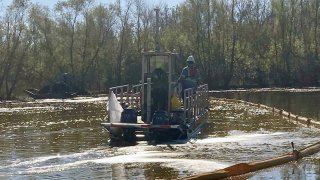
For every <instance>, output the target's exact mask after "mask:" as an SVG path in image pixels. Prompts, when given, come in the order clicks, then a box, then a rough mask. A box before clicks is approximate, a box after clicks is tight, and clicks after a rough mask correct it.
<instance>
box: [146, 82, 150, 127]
mask: <svg viewBox="0 0 320 180" xmlns="http://www.w3.org/2000/svg"><path fill="white" fill-rule="evenodd" d="M150 122H151V78H147V123H150Z"/></svg>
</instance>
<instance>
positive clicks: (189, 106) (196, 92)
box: [183, 84, 209, 124]
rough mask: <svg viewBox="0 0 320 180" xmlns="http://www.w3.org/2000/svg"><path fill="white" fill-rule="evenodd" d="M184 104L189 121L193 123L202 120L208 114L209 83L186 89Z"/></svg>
mask: <svg viewBox="0 0 320 180" xmlns="http://www.w3.org/2000/svg"><path fill="white" fill-rule="evenodd" d="M183 106H184V114H185V118H186V120H187V122H189V123H191V124H192V123H193V122H194V123H196V121H198V120H201V118H202V117H203V116H204V115H206V114H207V111H208V107H209V94H208V85H207V84H203V85H200V86H198V87H197V88H196V89H194V88H189V89H185V90H184V101H183Z"/></svg>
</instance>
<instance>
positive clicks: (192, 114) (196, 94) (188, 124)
mask: <svg viewBox="0 0 320 180" xmlns="http://www.w3.org/2000/svg"><path fill="white" fill-rule="evenodd" d="M176 60H177V54H176V53H171V52H145V53H143V59H142V79H141V84H137V85H123V86H117V87H111V88H110V90H109V105H110V101H111V100H112V98H113V97H116V101H117V103H119V104H121V105H122V108H123V111H122V112H120V113H121V116H113V114H112V113H115V112H112V109H110V108H109V116H108V117H109V122H108V123H102V126H104V127H105V128H106V129H107V130H108V131H109V133H110V138H111V140H121V141H122V140H123V141H126V142H135V141H137V140H141V139H143V140H146V141H153V142H164V141H172V140H189V139H190V138H193V137H195V136H196V135H197V134H198V133H199V132H200V130H201V129H202V127H203V126H204V125H205V124H206V122H207V119H208V113H209V111H208V106H209V97H208V85H207V84H203V85H199V86H198V87H196V88H189V89H185V90H184V93H183V94H184V97H178V95H177V94H180V93H179V85H178V83H177V76H176V74H175V64H176ZM114 95H115V96H114ZM118 113H119V112H118ZM111 117H112V118H111ZM115 117H117V118H116V119H115Z"/></svg>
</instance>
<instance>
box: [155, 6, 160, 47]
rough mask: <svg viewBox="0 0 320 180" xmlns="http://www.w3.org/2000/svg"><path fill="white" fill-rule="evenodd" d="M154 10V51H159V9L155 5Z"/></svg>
mask: <svg viewBox="0 0 320 180" xmlns="http://www.w3.org/2000/svg"><path fill="white" fill-rule="evenodd" d="M154 10H155V11H156V37H155V49H156V52H160V33H159V11H160V9H159V8H158V7H157V8H155V9H154Z"/></svg>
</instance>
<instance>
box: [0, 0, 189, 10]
mask: <svg viewBox="0 0 320 180" xmlns="http://www.w3.org/2000/svg"><path fill="white" fill-rule="evenodd" d="M58 1H59V0H30V2H32V3H39V4H41V5H45V6H48V7H49V8H50V9H51V8H53V7H54V5H55V4H56V3H57V2H58ZM60 1H61V0H60ZM184 1H185V0H145V2H147V3H148V4H149V6H151V7H153V6H157V5H159V4H168V6H169V7H172V6H176V5H178V4H180V3H182V2H184ZM11 2H12V0H0V5H3V6H7V5H9V4H11ZM95 2H96V3H103V4H108V3H110V2H115V0H95Z"/></svg>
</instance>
